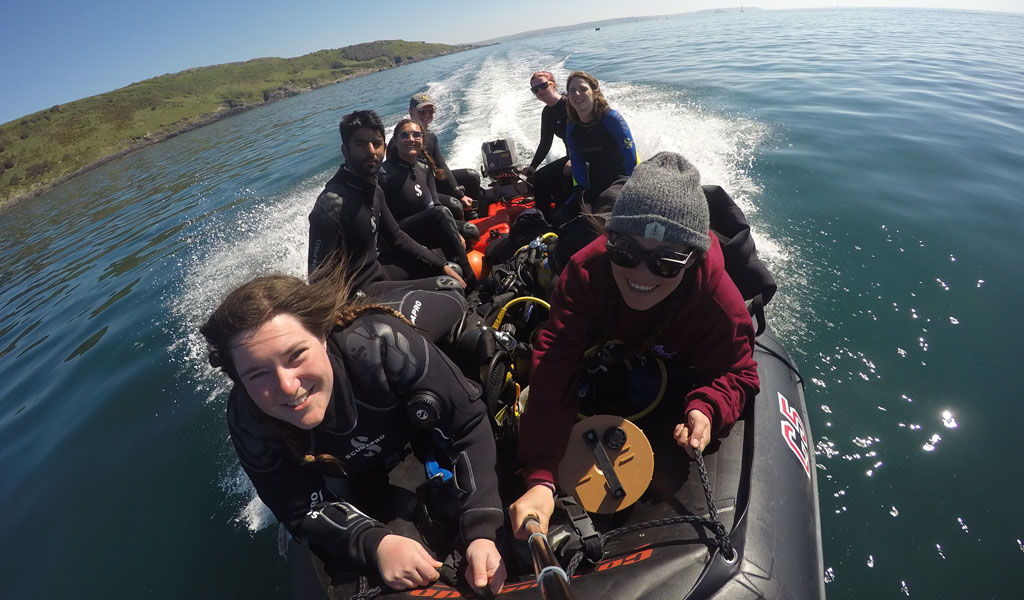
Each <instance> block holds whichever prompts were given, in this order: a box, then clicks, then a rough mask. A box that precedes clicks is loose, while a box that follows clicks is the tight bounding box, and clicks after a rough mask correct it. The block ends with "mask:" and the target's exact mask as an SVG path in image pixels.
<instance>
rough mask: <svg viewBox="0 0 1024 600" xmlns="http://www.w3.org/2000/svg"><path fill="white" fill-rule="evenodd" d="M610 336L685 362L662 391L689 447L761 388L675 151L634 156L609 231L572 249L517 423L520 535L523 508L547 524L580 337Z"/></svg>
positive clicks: (745, 329) (741, 307) (714, 248)
mask: <svg viewBox="0 0 1024 600" xmlns="http://www.w3.org/2000/svg"><path fill="white" fill-rule="evenodd" d="M610 340H620V341H622V342H623V343H624V344H625V346H626V348H627V351H628V352H630V353H634V354H645V353H649V354H653V355H655V356H657V357H659V358H660V359H661V360H663V361H664V362H665V364H666V366H669V367H680V368H682V369H685V370H688V371H689V372H690V373H692V374H693V375H692V379H693V382H694V383H693V385H692V387H691V388H690V389H689V391H688V392H687V393H686V394H685V397H681V398H669V397H666V398H665V399H664V400H663V403H664V402H673V401H674V402H677V403H678V410H677V412H675V413H674V414H675V415H676V417H675V418H676V421H675V422H676V423H677V425H676V426H675V428H674V431H673V437H674V438H675V440H676V443H677V444H679V445H680V446H682V447H683V448H685V450H686V452H687V454H689V455H690V456H693V451H694V448H697V449H700V450H703V449H704V448H705V446H707V444H708V443H709V442H710V441H711V438H712V437H722V436H724V435H726V434H727V433H728V432H729V429H730V428H731V427H732V425H733V424H734V423H735V422H736V419H737V418H738V417H739V415H740V413H741V412H742V410H743V407H744V404H745V403H746V402H748V401H750V400H751V399H753V398H754V396H755V395H756V394H757V391H758V377H757V364H756V363H755V362H754V359H753V346H754V328H753V325H752V323H751V320H750V316H749V314H748V313H747V310H746V305H745V304H744V302H743V298H742V297H741V295H740V293H739V291H738V290H737V289H736V286H735V284H733V282H732V280H731V279H730V278H729V276H728V275H727V274H726V272H725V263H724V260H723V257H722V250H721V248H720V247H719V244H718V240H717V238H716V237H715V236H714V235H710V234H709V215H708V205H707V200H706V199H705V197H704V192H703V190H702V188H701V185H700V173H699V172H698V171H697V169H696V168H695V167H694V166H693V165H691V164H690V163H689V162H688V161H687V160H686V159H685V158H683V157H682V156H680V155H678V154H673V153H668V152H663V153H660V154H658V155H656V156H654V157H652V158H651V159H650V160H648V161H646V162H644V163H642V164H640V165H639V166H637V168H636V170H635V171H634V172H633V175H632V177H631V178H630V179H629V181H628V182H627V183H626V184H625V185H624V186H623V188H622V192H621V194H620V196H619V198H618V200H617V201H616V203H615V207H614V210H613V212H612V217H611V219H609V221H608V223H607V226H606V233H605V235H602V236H601V237H599V238H598V239H596V240H594V242H592V243H591V244H589V245H588V246H586V247H585V248H584V249H583V250H581V251H580V252H578V253H577V254H576V255H574V256H573V258H572V260H571V261H570V262H569V264H568V266H567V267H566V269H565V271H564V272H563V273H562V276H561V279H560V280H559V282H558V286H557V287H556V289H555V292H554V294H553V297H552V301H551V315H550V318H549V319H548V321H547V323H546V324H545V325H544V327H543V329H542V330H541V332H540V334H539V336H538V339H537V344H536V349H535V350H534V354H533V371H532V373H531V376H530V380H531V386H530V399H529V404H528V406H527V409H526V412H525V413H524V415H523V417H522V421H521V424H520V436H519V455H520V458H521V459H522V462H523V465H524V467H525V479H526V482H527V491H526V492H525V493H524V494H523V495H522V496H521V497H520V498H519V499H518V500H516V501H515V502H514V503H513V504H512V506H511V508H510V516H511V518H512V524H513V527H514V529H515V530H516V535H517V536H522V535H523V521H524V520H525V518H526V516H527V515H530V514H534V515H537V516H538V517H539V518H540V521H541V525H542V528H543V529H545V530H546V529H547V522H548V519H549V517H550V516H551V513H552V511H553V509H554V490H555V485H554V481H555V474H556V469H557V465H558V463H559V461H560V460H561V458H562V455H563V453H564V452H565V448H566V444H567V442H568V437H569V432H570V430H571V429H572V426H573V424H574V422H575V420H576V415H577V414H578V411H579V405H580V400H579V396H578V394H577V383H578V380H579V375H580V369H581V368H580V364H581V362H582V361H583V355H584V353H585V352H586V350H587V349H588V348H590V347H592V346H594V345H595V344H597V345H602V344H604V343H606V342H608V341H610Z"/></svg>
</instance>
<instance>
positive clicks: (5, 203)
mask: <svg viewBox="0 0 1024 600" xmlns="http://www.w3.org/2000/svg"><path fill="white" fill-rule="evenodd" d="M475 47H476V46H454V47H452V48H453V49H451V50H446V51H441V52H436V53H432V54H430V55H429V56H422V57H415V58H414V57H406V58H405V60H403V61H402V62H401V63H396V64H391V65H390V66H377V67H368V68H364V69H361V70H359V71H357V72H355V73H350V74H347V75H345V76H343V77H340V78H337V79H334V80H330V81H325V82H323V83H318V84H314V85H308V86H294V85H282V86H280V87H279V88H278V89H277V90H275V91H274V93H272V94H271V95H270V96H269V97H266V99H264V100H260V101H257V102H250V103H245V104H241V105H238V106H231V107H224V108H222V109H219V110H216V111H213V112H207V113H203V114H200V115H198V116H196V117H192V118H190V119H188V120H185V121H184V122H182V123H181V124H180V126H178V127H176V128H174V129H167V130H164V131H157V132H154V133H151V134H146V135H145V136H143V137H142V138H141V139H138V141H136V142H134V143H132V144H131V145H129V146H128V147H126V148H123V149H121V150H118V151H116V152H113V153H111V154H107V155H104V156H102V157H100V158H97V159H95V160H93V161H91V162H89V163H87V164H85V165H83V166H81V167H79V168H78V169H76V170H74V171H72V172H70V173H65V174H63V175H60V176H58V177H56V178H54V179H52V180H50V181H40V182H38V183H36V184H33V185H32V186H31V187H30V188H28V189H26V190H24V191H21V192H19V193H17V194H12V195H10V196H8V197H4V196H2V195H0V212H3V211H4V210H6V209H8V208H10V207H11V206H14V205H15V204H17V203H19V202H21V201H23V200H27V199H29V198H33V197H36V196H40V195H42V194H44V193H46V192H48V191H50V190H52V189H54V188H56V187H59V186H61V185H63V184H65V183H67V182H68V181H71V180H72V179H74V178H76V177H79V176H81V175H84V174H86V173H88V172H90V171H93V170H95V169H97V168H99V167H102V166H103V165H106V164H107V163H110V162H112V161H115V160H118V159H120V158H123V157H125V156H128V155H130V154H133V153H135V152H138V151H139V150H143V149H145V148H148V147H150V146H152V145H154V144H158V143H160V142H163V141H166V140H168V139H170V138H173V137H177V136H179V135H181V134H184V133H188V132H190V131H193V130H195V129H199V128H200V127H205V126H207V125H210V124H212V123H216V122H218V121H220V120H223V119H226V118H229V117H233V116H235V115H238V114H241V113H244V112H248V111H250V110H253V109H255V108H259V107H262V106H266V105H268V104H272V103H274V102H277V101H278V100H284V99H285V98H291V97H293V96H298V95H301V94H305V93H307V92H311V91H314V90H317V89H321V88H324V87H328V86H331V85H336V84H338V83H342V82H344V81H348V80H351V79H355V78H357V77H363V76H365V75H371V74H373V73H378V72H380V71H386V70H390V69H393V68H396V67H400V66H403V65H405V64H410V63H414V62H419V61H422V60H429V59H431V58H437V57H439V56H445V55H448V54H456V53H458V52H464V51H466V50H471V49H473V48H475ZM116 91H117V90H115V92H116ZM108 93H111V92H108ZM101 96H102V94H101ZM12 123H13V122H12ZM2 156H5V155H0V163H2Z"/></svg>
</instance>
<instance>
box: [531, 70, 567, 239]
mask: <svg viewBox="0 0 1024 600" xmlns="http://www.w3.org/2000/svg"><path fill="white" fill-rule="evenodd" d="M530 91H531V92H533V95H534V96H536V97H537V99H538V100H540V101H541V102H543V103H544V110H543V111H541V113H540V143H539V144H537V151H536V152H534V153H533V160H531V161H530V166H528V167H526V168H524V169H523V173H524V174H525V175H526V176H527V177H528V178H529V181H530V182H531V183H532V184H533V197H534V200H535V205H536V207H537V208H538V209H540V211H541V212H542V213H543V214H544V217H545V218H546V219H547V220H548V221H549V222H550V221H551V213H552V210H553V206H560V205H561V204H563V203H564V202H565V201H566V200H567V199H568V198H569V196H570V195H571V194H572V177H571V174H572V163H570V162H569V148H568V146H566V148H565V156H564V157H562V158H559V159H557V160H554V161H551V162H550V163H548V164H546V165H544V166H543V167H541V168H540V169H539V170H538V169H537V167H539V166H540V163H542V162H544V159H545V158H547V156H548V152H550V151H551V142H552V141H553V140H554V137H555V136H558V139H560V140H562V143H563V144H564V143H565V129H566V124H567V123H568V121H569V115H568V113H567V112H566V110H565V103H566V96H565V94H560V93H559V92H558V85H557V84H556V83H555V76H554V75H552V74H551V72H550V71H537V72H536V73H534V74H533V75H532V76H531V77H530Z"/></svg>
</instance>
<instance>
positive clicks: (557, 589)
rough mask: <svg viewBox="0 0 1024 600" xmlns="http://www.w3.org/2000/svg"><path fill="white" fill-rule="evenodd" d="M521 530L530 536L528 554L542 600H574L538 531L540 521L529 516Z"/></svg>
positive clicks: (545, 538) (574, 597) (558, 566)
mask: <svg viewBox="0 0 1024 600" xmlns="http://www.w3.org/2000/svg"><path fill="white" fill-rule="evenodd" d="M523 528H524V529H526V533H528V534H529V535H530V539H529V544H530V553H531V554H533V570H534V571H535V572H536V573H537V587H539V588H540V595H541V597H543V598H544V600H576V596H574V595H573V593H572V590H570V589H569V576H568V575H567V574H566V572H565V570H564V569H562V567H561V565H559V564H558V560H557V559H556V558H555V555H554V553H553V552H552V551H551V546H549V545H548V538H547V536H546V535H544V534H543V533H542V532H541V530H540V521H539V520H537V517H536V516H534V515H530V516H528V517H526V521H524V522H523Z"/></svg>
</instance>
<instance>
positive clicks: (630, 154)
mask: <svg viewBox="0 0 1024 600" xmlns="http://www.w3.org/2000/svg"><path fill="white" fill-rule="evenodd" d="M602 125H604V127H605V129H607V130H608V133H609V134H611V136H612V139H613V140H615V143H616V147H617V148H618V149H619V155H620V156H621V157H622V167H623V168H624V169H625V171H626V175H632V174H633V169H635V168H636V163H637V159H636V143H635V142H634V141H633V133H632V132H630V130H629V125H627V124H626V120H625V119H623V118H622V115H620V114H619V112H618V111H616V110H611V111H609V112H608V114H607V115H605V117H604V120H603V123H602Z"/></svg>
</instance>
